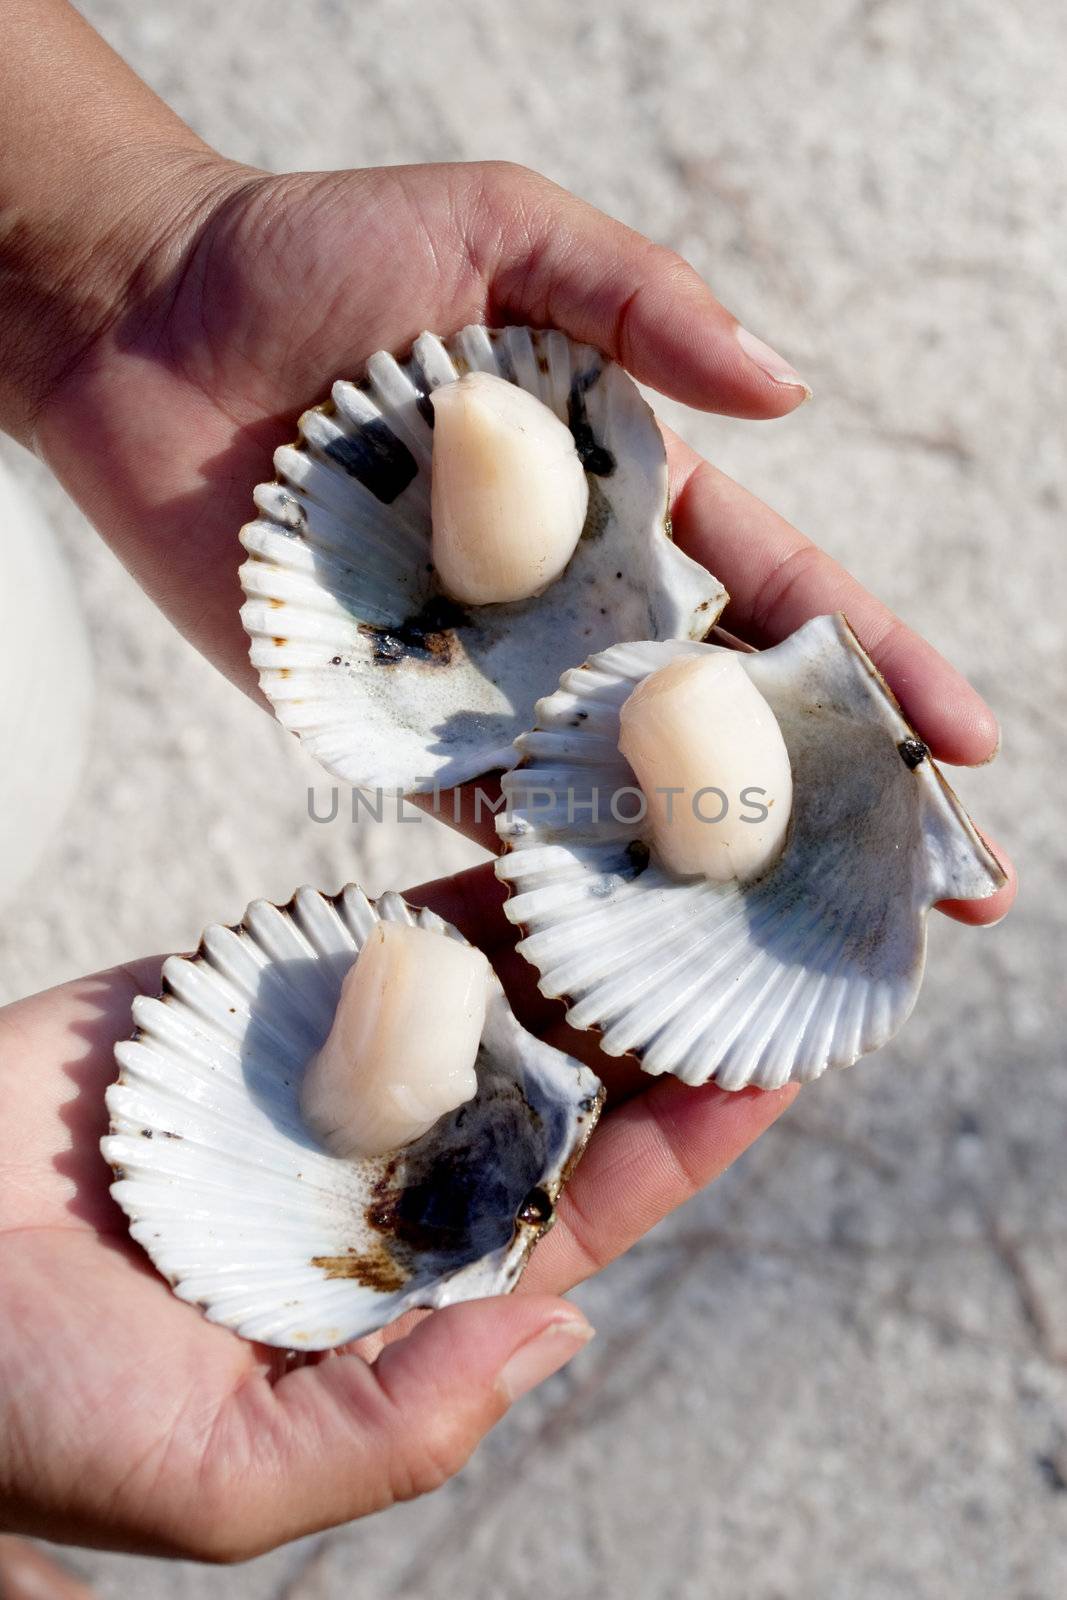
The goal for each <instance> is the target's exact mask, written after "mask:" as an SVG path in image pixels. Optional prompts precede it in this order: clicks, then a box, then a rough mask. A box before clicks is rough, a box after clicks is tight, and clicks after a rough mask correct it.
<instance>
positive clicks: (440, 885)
mask: <svg viewBox="0 0 1067 1600" xmlns="http://www.w3.org/2000/svg"><path fill="white" fill-rule="evenodd" d="M507 897H508V891H507V887H506V885H505V884H502V883H501V882H500V880H499V879H498V878H497V876H496V874H495V873H494V871H493V863H492V862H491V861H486V862H483V863H482V865H481V866H478V867H467V868H466V870H465V871H463V872H455V873H453V874H452V876H451V877H449V878H436V879H434V881H433V882H432V883H420V884H417V885H416V887H415V888H414V889H405V890H404V899H405V900H406V901H408V903H409V904H410V905H413V906H427V907H428V908H429V909H430V910H431V911H435V912H436V913H437V915H438V916H439V917H444V919H445V921H446V922H451V923H454V924H455V926H456V927H457V928H458V929H459V931H460V933H462V934H463V936H464V938H466V939H469V940H470V942H471V944H476V945H478V946H479V947H480V948H481V949H482V950H484V951H486V952H487V953H491V952H492V951H493V950H494V949H495V948H496V946H497V945H500V944H507V945H510V944H513V943H514V941H515V938H516V934H515V930H514V928H512V926H511V924H510V923H509V922H508V920H507V918H506V917H505V916H504V909H503V908H504V902H505V900H506V899H507Z"/></svg>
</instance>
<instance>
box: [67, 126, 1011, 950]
mask: <svg viewBox="0 0 1067 1600" xmlns="http://www.w3.org/2000/svg"><path fill="white" fill-rule="evenodd" d="M153 204H154V206H155V208H156V213H157V214H156V215H155V217H154V219H153V221H152V223H151V225H150V226H146V225H144V224H142V226H141V227H140V229H139V234H140V236H141V237H145V238H149V239H151V240H152V246H151V248H150V249H148V250H146V252H145V254H144V259H143V260H142V261H141V262H139V264H138V268H137V270H136V272H131V274H130V276H129V285H128V288H127V291H126V293H125V295H124V297H123V298H122V300H121V303H119V304H117V305H116V306H115V307H114V308H113V309H112V310H111V312H110V314H108V315H105V316H102V318H101V327H100V330H99V331H98V332H97V334H96V336H95V338H94V339H93V340H92V342H91V343H90V344H89V345H88V347H87V348H86V349H85V350H84V351H83V353H82V354H81V356H80V358H79V359H78V361H77V362H76V363H75V364H74V366H73V368H71V369H69V370H68V371H67V372H66V375H65V376H64V378H63V379H62V381H59V382H58V383H57V384H56V385H55V386H54V387H53V389H52V391H51V393H50V395H49V396H48V397H47V398H46V400H44V401H43V402H42V404H41V405H40V407H39V409H38V413H37V417H36V431H35V438H36V441H37V444H38V447H39V449H40V450H41V452H42V454H43V455H44V457H45V459H46V460H47V461H48V462H49V464H50V465H51V466H52V467H53V469H54V470H55V471H56V473H57V474H58V476H59V477H60V478H61V479H62V481H63V482H64V483H65V485H66V486H67V488H68V489H69V490H70V492H71V493H72V494H73V496H74V498H75V499H76V500H78V501H79V502H80V504H81V505H82V506H83V507H84V509H85V510H86V511H87V512H88V514H89V516H90V518H91V519H92V520H93V521H94V522H95V523H96V525H97V526H98V527H99V528H100V530H101V531H102V532H103V533H104V534H105V535H106V537H107V538H108V539H109V540H110V541H111V542H112V543H113V544H114V546H115V548H116V550H117V551H118V553H119V554H120V556H121V557H122V558H123V560H124V561H125V562H126V564H127V565H128V566H129V567H130V569H131V571H132V572H133V573H134V575H135V576H136V577H137V579H138V580H139V582H140V583H141V584H142V585H143V586H144V588H145V589H147V590H148V592H149V593H150V594H151V595H153V596H154V598H155V599H156V600H157V601H158V603H159V604H160V605H161V606H162V607H163V609H164V610H165V611H166V612H167V613H168V614H169V615H170V616H171V618H172V619H173V620H174V622H175V623H176V624H177V626H178V627H179V629H180V630H181V631H182V633H183V634H184V635H185V636H186V637H187V638H188V639H190V640H191V641H192V642H193V643H194V644H196V645H197V646H198V647H199V648H200V649H201V650H202V651H204V653H205V654H207V655H208V656H209V657H210V658H211V659H212V660H213V661H215V663H216V664H217V665H218V666H219V667H220V668H221V669H222V670H223V671H224V672H226V673H228V674H229V676H230V677H232V678H233V679H234V680H235V681H236V682H238V683H240V684H241V685H242V686H243V687H245V688H246V689H252V688H254V682H253V674H252V670H251V668H250V666H249V662H248V646H247V639H246V637H245V635H244V633H243V630H242V628H241V625H240V622H239V620H238V611H239V608H240V604H241V594H240V590H239V587H238V582H237V568H238V565H239V563H240V558H241V553H240V548H239V546H238V543H237V530H238V528H239V527H240V526H241V525H242V524H243V523H244V522H245V521H247V520H248V517H249V514H250V508H251V490H252V487H253V485H254V484H255V483H257V482H259V481H261V480H262V479H263V478H265V477H269V476H270V475H271V472H272V468H271V460H270V458H271V453H272V450H273V448H274V447H275V446H276V445H277V444H279V443H281V442H284V441H285V439H286V438H288V437H290V436H291V435H292V432H293V427H294V421H295V418H296V416H297V414H298V413H299V412H300V411H301V410H302V409H303V408H305V407H306V406H307V405H309V404H311V403H313V402H315V401H316V400H317V399H319V398H321V396H322V395H323V394H325V393H326V392H327V391H328V388H329V385H330V383H331V381H332V380H333V379H334V378H335V377H337V376H338V375H341V374H347V375H350V376H358V375H359V374H360V373H361V371H362V369H363V367H364V364H365V362H366V359H367V357H368V356H369V355H370V354H371V353H372V352H373V351H375V350H377V349H381V348H386V349H391V350H398V351H399V350H402V349H404V348H405V347H407V346H408V345H410V343H411V341H412V340H413V338H414V337H415V336H416V335H417V334H418V333H419V332H421V331H422V330H423V329H424V328H431V329H434V330H435V331H438V332H442V333H448V332H451V331H452V330H454V329H456V328H458V327H461V326H462V325H463V324H464V323H466V322H471V321H484V322H486V323H489V324H494V323H501V322H507V321H512V322H528V323H533V324H541V325H553V326H556V327H559V328H561V329H563V330H564V332H566V333H568V334H570V335H572V336H573V337H574V338H577V339H581V340H587V341H589V342H590V343H592V344H594V345H597V346H598V347H599V348H600V349H602V350H604V351H606V352H607V353H608V354H609V355H611V356H614V357H615V358H616V359H617V360H619V361H620V362H622V363H623V365H624V366H626V367H627V368H628V369H629V370H630V372H632V373H633V374H634V376H635V377H637V378H639V379H641V380H642V381H643V382H645V383H647V384H650V385H651V386H652V387H653V388H655V389H657V390H659V391H660V392H662V393H664V394H667V395H670V396H672V397H673V398H675V399H677V400H681V401H683V402H686V403H688V404H690V405H692V406H698V407H703V408H704V409H708V410H717V411H724V412H729V413H732V414H734V415H737V416H741V417H749V418H766V417H773V416H779V415H781V414H783V413H785V412H788V411H791V410H793V409H794V408H795V407H796V406H798V405H800V404H801V403H802V402H803V400H804V399H805V398H806V396H807V394H808V391H807V389H806V387H805V386H804V384H803V382H802V380H801V379H800V378H799V377H798V376H797V374H796V373H795V372H793V370H792V369H791V368H790V367H789V366H788V364H787V363H786V362H784V361H783V360H782V359H781V358H780V357H777V356H775V355H774V353H773V352H772V351H770V350H769V349H767V347H766V346H764V345H762V344H761V343H760V341H758V340H753V339H752V338H751V337H750V336H749V335H747V334H745V333H744V332H742V331H741V330H739V328H738V325H737V323H736V322H735V320H734V318H733V317H731V316H730V315H729V313H728V312H726V311H725V310H724V309H723V307H722V306H720V305H719V304H718V302H717V301H716V300H715V299H714V298H713V297H712V295H711V294H710V292H709V291H708V289H707V288H706V287H705V286H704V284H703V283H702V282H701V280H700V279H699V278H698V276H697V275H696V273H695V272H694V271H693V269H692V268H691V267H689V266H688V265H687V264H686V263H685V262H684V261H682V260H681V259H680V258H679V257H678V256H676V255H674V254H673V253H672V252H671V251H669V250H666V249H663V248H661V247H659V246H657V245H654V244H652V243H651V242H650V241H649V240H647V239H645V238H642V237H641V236H640V235H639V234H636V233H634V232H632V231H631V230H630V229H628V228H625V227H623V226H622V225H621V224H619V223H617V222H614V221H612V220H611V219H610V218H608V217H605V216H604V215H603V214H602V213H600V212H598V211H596V210H594V209H593V208H592V207H590V206H588V205H586V204H584V203H583V202H582V201H580V200H577V199H575V198H574V196H572V195H570V194H567V193H566V192H565V191H564V190H562V189H560V188H558V187H557V186H556V185H555V184H552V183H550V182H548V181H547V180H546V179H544V178H541V177H539V176H538V175H537V174H535V173H532V172H529V171H526V170H525V169H522V168H518V167H514V166H510V165H507V164H499V163H479V164H472V165H441V166H422V167H391V168H387V169H381V170H369V171H355V172H336V173H317V174H316V173H311V174H308V173H296V174H288V175H285V176H281V177H275V176H270V175H267V174H263V173H258V172H254V171H252V170H250V169H248V168H244V167H240V166H236V165H234V164H232V163H229V162H224V161H222V160H221V159H219V158H216V157H212V156H210V154H204V153H203V152H202V151H198V152H193V153H190V154H188V155H186V156H184V157H182V158H181V159H180V160H178V161H176V162H175V161H173V160H172V161H171V163H170V165H169V167H168V179H167V183H166V185H165V186H162V185H161V186H157V190H156V198H155V200H154V202H153ZM668 446H669V452H670V459H671V469H672V486H673V513H672V515H673V523H674V532H675V537H676V538H677V540H678V543H679V544H680V545H681V546H682V547H683V548H684V549H685V550H687V551H688V552H689V554H691V555H693V556H695V557H696V558H697V559H698V560H699V561H702V562H703V563H704V564H705V565H706V566H707V567H709V568H710V569H711V571H713V572H714V573H715V574H716V576H718V577H719V578H720V579H721V580H722V582H723V583H724V584H725V586H726V588H727V589H728V591H729V593H730V595H731V603H730V606H729V608H728V610H727V612H726V613H725V615H724V618H723V622H724V624H725V626H727V627H728V628H729V629H730V630H731V631H732V632H733V633H735V634H737V635H738V636H740V637H741V638H743V639H746V640H748V641H749V642H750V643H753V644H757V645H766V644H772V643H774V642H775V641H777V640H779V639H781V638H783V637H785V635H786V634H788V633H790V632H792V631H793V630H794V629H795V628H797V627H798V626H799V625H800V624H801V623H802V622H804V621H805V620H806V619H807V618H809V617H811V616H815V615H818V614H819V613H822V612H828V611H844V612H845V613H846V615H847V616H848V618H849V621H850V622H851V623H852V626H853V627H854V628H855V630H856V632H857V634H858V635H859V637H860V639H861V641H862V643H863V644H864V645H865V647H866V648H867V650H868V651H869V653H870V654H871V656H872V657H873V659H874V661H875V662H876V664H877V665H878V666H879V668H880V669H881V671H882V672H883V674H884V676H885V677H886V679H887V680H888V682H889V684H890V685H891V687H892V688H893V689H894V690H895V692H896V694H897V696H898V698H899V699H900V701H901V703H902V705H903V708H904V711H905V714H906V715H907V717H908V718H909V720H910V721H911V722H912V723H913V725H914V726H915V728H916V729H917V730H918V732H919V734H920V735H921V736H922V738H923V739H925V741H926V742H927V744H928V745H929V746H930V747H931V749H932V751H933V753H934V754H935V756H938V757H940V758H941V759H943V760H945V761H949V762H956V763H963V764H974V763H980V762H983V761H986V760H988V759H989V758H990V757H991V756H992V755H993V754H994V753H995V750H996V747H997V738H998V734H997V727H996V722H995V719H994V717H993V715H992V713H991V711H990V710H989V708H988V707H987V706H986V705H985V704H984V703H983V701H982V700H981V698H980V697H979V696H978V694H977V693H976V692H975V690H974V689H972V688H971V686H970V685H969V684H968V683H967V682H966V680H965V679H963V678H962V677H961V676H960V674H959V673H957V672H956V671H955V670H954V668H952V667H951V666H950V665H949V664H948V663H947V662H946V661H945V660H944V659H943V658H942V657H941V656H940V655H939V654H938V653H937V651H936V650H934V649H933V648H932V646H930V645H928V644H926V643H925V642H924V641H923V640H922V639H920V638H919V637H918V636H917V635H916V634H914V633H913V632H912V631H911V630H910V629H909V628H907V627H906V626H905V625H904V624H903V623H902V622H901V621H899V619H897V618H896V617H894V616H893V615H892V614H891V613H890V612H889V611H888V610H887V609H886V608H885V607H884V606H882V605H881V604H880V603H879V602H878V601H876V600H875V599H873V598H872V596H870V595H869V594H868V593H867V592H866V591H865V590H864V589H863V588H862V586H861V585H860V584H858V583H857V582H856V581H855V580H854V579H853V578H851V577H850V576H849V575H848V574H847V573H846V572H845V571H844V570H843V569H842V568H841V567H840V566H838V565H837V564H836V563H835V562H833V561H832V560H831V559H830V558H829V557H827V556H826V555H824V554H823V553H822V552H821V551H819V550H818V548H817V547H816V546H815V545H814V544H812V543H811V542H810V541H809V540H807V539H805V538H804V537H803V536H802V535H800V534H799V533H797V532H796V531H795V530H794V529H793V528H791V527H789V526H788V525H787V524H786V523H785V522H784V521H782V519H781V518H779V517H778V516H776V515H775V513H774V512H772V511H770V510H769V509H768V508H767V507H766V506H764V505H762V504H761V503H760V502H759V501H758V500H756V499H755V498H754V497H753V496H751V495H750V494H748V493H747V492H746V491H745V490H743V489H741V488H740V487H739V486H738V485H737V484H735V483H733V482H732V481H731V480H730V479H728V478H726V477H725V476H724V475H723V474H722V473H720V472H718V471H716V469H715V468H714V467H712V466H711V465H709V464H708V463H707V462H705V461H703V460H701V459H700V458H699V457H698V456H696V455H695V454H694V453H693V452H692V451H691V450H689V449H688V448H687V447H686V446H685V445H684V444H683V443H682V442H681V441H680V440H678V439H676V438H674V437H673V436H671V437H669V438H668ZM1013 892H1014V889H1013V885H1012V884H1010V883H1009V885H1008V886H1007V887H1006V888H1005V889H1003V890H1001V891H1000V892H999V893H998V894H997V895H994V896H993V897H991V898H990V899H988V900H983V901H972V902H958V901H957V902H951V903H946V904H945V906H944V907H943V909H945V910H947V911H949V912H950V914H952V915H954V916H957V917H960V918H961V919H962V920H965V921H971V922H991V921H996V920H997V919H998V918H999V917H1000V916H1002V915H1003V914H1004V912H1005V911H1006V910H1007V908H1008V906H1009V904H1010V902H1011V898H1012V895H1013Z"/></svg>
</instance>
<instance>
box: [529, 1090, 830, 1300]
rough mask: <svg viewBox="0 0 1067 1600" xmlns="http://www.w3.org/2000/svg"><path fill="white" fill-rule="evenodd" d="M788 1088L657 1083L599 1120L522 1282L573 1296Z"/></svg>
mask: <svg viewBox="0 0 1067 1600" xmlns="http://www.w3.org/2000/svg"><path fill="white" fill-rule="evenodd" d="M797 1093H798V1088H797V1085H796V1084H789V1085H787V1086H786V1087H785V1088H784V1089H775V1090H772V1091H770V1092H765V1091H763V1090H760V1089H742V1090H740V1091H739V1092H736V1091H728V1090H725V1089H720V1088H719V1087H718V1085H717V1084H713V1083H712V1084H706V1085H705V1086H704V1087H703V1088H700V1089H693V1088H690V1086H689V1085H688V1084H684V1083H679V1082H678V1081H677V1080H676V1079H674V1078H668V1079H661V1080H659V1081H658V1082H655V1083H653V1084H652V1086H651V1088H649V1089H648V1090H646V1092H645V1093H644V1094H640V1095H637V1096H635V1097H634V1098H633V1099H631V1100H628V1101H627V1102H626V1104H625V1105H624V1106H622V1107H620V1109H619V1110H617V1111H612V1112H610V1113H609V1114H608V1115H607V1116H606V1117H602V1118H601V1120H600V1123H599V1125H598V1127H597V1130H596V1133H595V1135H594V1136H593V1138H592V1140H591V1141H590V1143H589V1147H588V1149H587V1150H586V1152H585V1155H584V1156H583V1157H582V1160H581V1161H580V1163H579V1165H578V1167H577V1170H576V1171H575V1173H574V1176H573V1177H572V1179H571V1181H570V1183H569V1184H568V1186H567V1188H566V1189H565V1190H564V1193H563V1198H562V1199H561V1201H560V1204H559V1208H558V1210H557V1213H556V1223H555V1226H554V1227H553V1228H552V1230H551V1232H550V1233H549V1234H548V1235H547V1236H546V1237H545V1239H544V1240H543V1241H542V1243H541V1244H539V1245H538V1247H537V1249H536V1250H535V1252H534V1255H533V1259H532V1261H531V1262H530V1265H529V1267H528V1268H527V1271H526V1274H525V1276H524V1278H523V1280H522V1288H523V1289H524V1290H527V1289H529V1290H533V1291H535V1292H538V1293H544V1292H545V1291H546V1290H549V1291H551V1290H557V1289H558V1288H559V1287H562V1286H564V1285H565V1286H566V1287H568V1288H571V1287H573V1285H574V1284H576V1283H581V1281H582V1280H583V1278H588V1277H591V1276H592V1274H593V1273H595V1272H599V1271H600V1269H601V1268H602V1267H604V1266H606V1265H607V1263H608V1262H609V1261H614V1260H615V1258H616V1256H620V1255H622V1254H623V1252H624V1251H626V1250H628V1249H629V1248H630V1246H631V1245H632V1244H634V1243H636V1241H637V1240H638V1239H640V1238H642V1237H643V1236H644V1235H645V1234H646V1233H647V1232H648V1230H649V1228H651V1227H653V1226H654V1225H655V1224H656V1223H657V1222H660V1221H662V1219H663V1218H664V1217H665V1216H667V1215H668V1213H669V1212H671V1211H674V1210H675V1209H676V1208H677V1207H678V1206H680V1205H682V1204H683V1203H684V1202H685V1201H686V1200H689V1199H691V1198H692V1197H693V1195H695V1194H696V1193H697V1192H698V1191H699V1190H701V1189H703V1188H704V1187H705V1186H706V1185H707V1184H709V1183H711V1182H712V1181H713V1179H715V1178H717V1177H719V1176H720V1175H721V1174H722V1173H723V1172H725V1171H726V1168H727V1167H728V1166H730V1164H731V1163H732V1162H733V1161H736V1159H737V1157H738V1156H739V1155H740V1154H741V1153H742V1151H744V1150H746V1149H747V1148H748V1146H749V1145H750V1144H751V1143H752V1142H753V1140H754V1139H757V1138H758V1137H759V1135H760V1134H761V1133H763V1132H765V1131H766V1129H767V1128H769V1127H770V1125H771V1123H772V1122H774V1121H775V1120H776V1119H777V1118H778V1117H780V1116H781V1114H782V1112H783V1111H784V1110H785V1109H786V1108H787V1106H789V1105H791V1104H792V1102H793V1100H794V1099H795V1098H796V1095H797Z"/></svg>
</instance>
